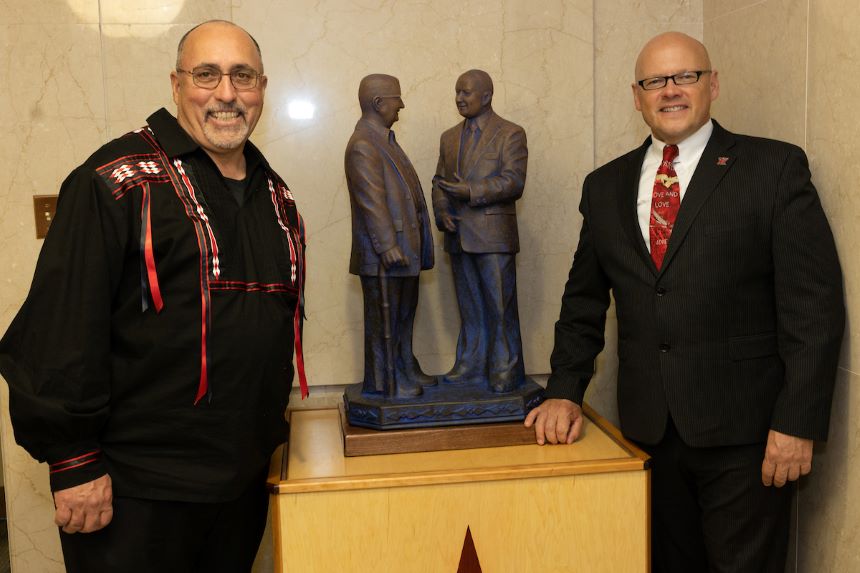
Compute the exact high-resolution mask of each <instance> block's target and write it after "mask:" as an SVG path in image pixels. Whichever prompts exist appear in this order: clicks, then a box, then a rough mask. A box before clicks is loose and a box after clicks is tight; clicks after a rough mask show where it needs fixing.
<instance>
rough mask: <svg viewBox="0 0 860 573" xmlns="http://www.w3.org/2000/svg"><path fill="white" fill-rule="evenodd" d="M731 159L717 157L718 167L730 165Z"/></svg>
mask: <svg viewBox="0 0 860 573" xmlns="http://www.w3.org/2000/svg"><path fill="white" fill-rule="evenodd" d="M728 164H729V158H728V157H717V165H728Z"/></svg>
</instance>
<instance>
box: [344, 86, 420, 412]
mask: <svg viewBox="0 0 860 573" xmlns="http://www.w3.org/2000/svg"><path fill="white" fill-rule="evenodd" d="M358 100H359V104H360V106H361V119H359V120H358V123H357V124H356V126H355V131H354V132H353V134H352V137H351V138H350V140H349V143H348V144H347V146H346V154H345V159H344V164H345V168H346V183H347V187H348V189H349V198H350V206H351V208H352V254H351V256H350V261H349V272H350V273H352V274H354V275H358V276H359V277H360V278H361V290H362V293H363V295H364V383H363V391H364V392H365V393H370V394H392V393H393V394H395V395H396V396H398V397H409V396H418V395H420V394H421V393H422V390H421V386H422V385H433V384H435V383H436V381H435V378H433V377H431V376H428V375H426V374H424V373H423V372H422V371H421V368H420V366H419V364H418V360H417V359H416V358H415V355H414V354H413V352H412V326H413V323H414V320H415V309H416V307H417V305H418V273H419V271H421V270H423V269H430V268H432V267H433V237H432V235H431V233H430V221H429V216H428V214H427V205H426V203H425V200H424V192H423V191H422V190H421V183H420V182H419V180H418V175H417V174H416V173H415V169H414V168H413V167H412V163H411V162H410V161H409V158H408V157H407V156H406V153H404V151H403V149H401V147H400V146H399V145H398V144H397V140H396V139H395V137H394V132H393V131H391V126H392V125H393V124H394V122H395V121H397V119H398V113H399V111H400V110H401V109H403V108H404V107H405V106H404V104H403V99H402V98H401V94H400V82H399V81H398V80H397V78H395V77H392V76H388V75H383V74H373V75H369V76H367V77H365V78H364V79H362V80H361V84H360V85H359V88H358ZM391 384H393V385H394V388H391Z"/></svg>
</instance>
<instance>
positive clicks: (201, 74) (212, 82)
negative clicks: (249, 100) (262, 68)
mask: <svg viewBox="0 0 860 573" xmlns="http://www.w3.org/2000/svg"><path fill="white" fill-rule="evenodd" d="M176 71H177V72H182V73H184V74H188V75H190V76H191V80H192V81H193V82H194V85H195V86H197V87H198V88H203V89H205V90H214V89H215V88H217V87H218V84H220V83H221V78H222V77H224V76H230V83H231V84H233V87H234V88H236V90H237V91H247V90H252V89H254V88H255V87H257V83H258V82H259V80H260V76H261V75H262V74H260V73H259V72H258V71H257V70H255V69H253V68H246V67H241V68H236V69H233V70H230V71H229V72H222V71H221V70H220V69H219V68H216V67H215V66H197V67H196V68H194V69H193V70H183V69H182V68H176Z"/></svg>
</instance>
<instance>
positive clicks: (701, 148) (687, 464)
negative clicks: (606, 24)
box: [526, 32, 844, 573]
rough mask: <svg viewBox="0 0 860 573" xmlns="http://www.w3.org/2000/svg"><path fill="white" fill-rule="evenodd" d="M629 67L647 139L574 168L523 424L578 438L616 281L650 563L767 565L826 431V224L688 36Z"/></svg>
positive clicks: (622, 366) (802, 173)
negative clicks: (571, 244)
mask: <svg viewBox="0 0 860 573" xmlns="http://www.w3.org/2000/svg"><path fill="white" fill-rule="evenodd" d="M635 74H636V75H635V81H634V82H633V84H632V89H633V102H634V105H635V108H636V109H637V110H638V111H640V112H641V113H642V117H643V119H644V120H645V123H646V124H648V126H649V127H650V129H651V136H650V137H649V138H648V139H647V140H646V141H645V142H644V143H643V144H642V145H641V146H640V147H639V148H637V149H634V150H633V151H631V152H629V153H627V154H626V155H623V156H621V157H619V158H617V159H615V160H613V161H611V162H609V163H608V164H606V165H604V166H602V167H600V168H598V169H597V170H595V171H594V172H593V173H591V174H589V175H588V177H586V179H585V182H584V184H583V190H582V200H581V203H580V212H581V213H582V217H583V222H582V230H581V234H580V237H579V245H578V247H577V249H576V253H575V254H574V257H573V266H572V268H571V271H570V275H569V278H568V282H567V284H566V286H565V290H564V294H563V297H562V303H561V313H560V317H559V320H558V322H557V323H556V328H555V347H554V349H553V352H552V356H551V360H550V362H551V367H552V374H551V376H550V378H549V381H548V384H547V389H546V397H547V398H548V399H547V400H546V401H545V402H544V403H543V404H542V405H541V406H539V407H538V408H536V409H534V410H532V412H531V413H530V414H529V415H528V417H527V418H526V425H527V426H531V425H534V426H535V434H536V438H537V441H538V442H539V443H545V442H550V443H558V442H561V443H565V442H566V443H571V442H572V441H573V440H575V439H576V438H577V437H578V436H579V434H580V432H581V429H582V411H581V409H580V405H581V404H582V399H583V395H584V394H585V390H586V387H587V386H588V383H589V381H590V379H591V377H592V374H593V371H594V360H595V358H596V356H597V355H598V353H599V352H600V351H601V349H602V348H603V342H604V325H605V320H606V312H607V309H608V307H609V304H610V293H611V294H612V297H613V298H614V300H615V309H616V313H615V314H616V316H617V320H618V411H619V417H620V422H621V430H622V431H623V433H624V435H625V436H626V437H627V438H629V439H631V440H634V441H636V442H637V443H639V444H640V445H641V447H642V448H643V449H644V450H646V451H647V452H648V453H649V454H650V455H651V456H652V465H651V496H652V497H651V502H652V503H651V508H652V514H651V518H652V529H651V533H652V536H651V539H652V551H651V555H652V559H653V563H652V565H653V570H654V571H659V572H683V573H688V572H691V571H710V572H729V571H757V572H764V571H767V572H780V573H781V572H782V571H784V570H785V560H786V550H787V544H788V531H789V520H790V519H789V518H790V507H791V503H790V502H791V495H792V492H793V490H794V488H793V487H783V486H785V484H786V483H787V482H792V481H794V480H797V479H798V478H799V476H801V475H804V474H807V473H809V471H810V469H811V462H812V449H813V440H824V439H826V437H827V433H828V425H829V418H830V402H831V398H832V395H833V384H834V379H835V375H836V368H837V364H838V357H839V349H840V343H841V338H842V332H843V328H844V304H843V292H842V279H841V271H840V266H839V260H838V258H837V254H836V249H835V246H834V241H833V236H832V234H831V232H830V227H829V225H828V223H827V219H826V217H825V215H824V212H823V210H822V207H821V203H820V202H819V199H818V194H817V192H816V190H815V187H814V186H813V185H812V182H811V180H810V172H809V166H808V162H807V159H806V155H805V154H804V152H803V150H801V149H800V148H798V147H796V146H794V145H790V144H788V143H783V142H780V141H773V140H768V139H763V138H758V137H749V136H745V135H737V134H734V133H731V132H729V131H727V130H726V129H724V128H723V127H722V126H720V125H719V124H718V123H717V122H716V121H713V120H712V119H711V117H710V105H711V102H712V101H713V100H714V99H716V97H717V96H718V95H719V91H720V85H719V79H718V75H717V71H716V70H714V69H713V68H712V67H711V62H710V58H709V56H708V52H707V50H706V49H705V47H704V46H703V45H702V44H701V43H700V42H698V41H696V40H694V39H693V38H690V37H689V36H686V35H684V34H680V33H675V32H670V33H666V34H661V35H659V36H657V37H655V38H653V39H652V40H651V41H649V42H648V43H647V44H646V45H645V47H644V48H643V49H642V52H641V53H640V54H639V58H638V59H637V61H636V66H635ZM792 485H793V484H792Z"/></svg>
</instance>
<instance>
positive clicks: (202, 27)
mask: <svg viewBox="0 0 860 573" xmlns="http://www.w3.org/2000/svg"><path fill="white" fill-rule="evenodd" d="M219 26H220V27H232V28H235V29H237V30H241V31H242V32H243V33H244V34H245V35H246V36H248V39H249V40H251V43H252V44H254V49H255V50H257V56H258V57H259V58H260V67H259V68H258V70H259V71H260V73H262V72H263V53H262V52H261V51H260V44H258V43H257V40H255V39H254V36H252V35H251V34H249V33H248V31H247V30H245V29H244V28H242V27H241V26H237V25H236V24H234V23H233V22H230V21H229V20H207V21H206V22H202V23H200V24H197V25H196V26H194V27H193V28H191V29H190V30H188V31H187V32H185V34H183V36H182V38H181V39H180V40H179V46H177V48H176V67H177V68H181V67H182V56H183V53H184V52H185V44H186V43H187V42H188V41H189V39H191V37H192V36H193V35H195V33H197V32H198V31H201V30H205V29H206V28H210V27H219Z"/></svg>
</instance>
